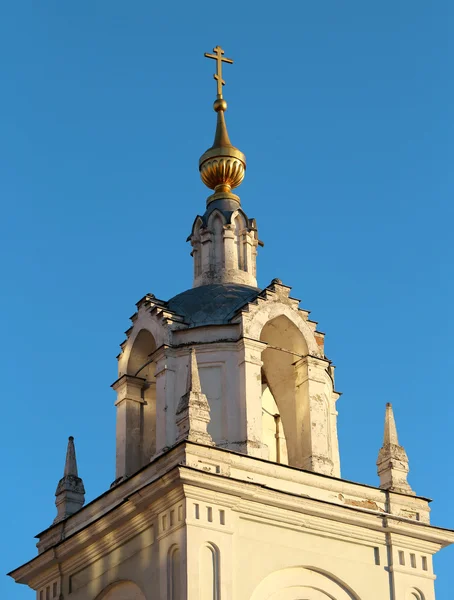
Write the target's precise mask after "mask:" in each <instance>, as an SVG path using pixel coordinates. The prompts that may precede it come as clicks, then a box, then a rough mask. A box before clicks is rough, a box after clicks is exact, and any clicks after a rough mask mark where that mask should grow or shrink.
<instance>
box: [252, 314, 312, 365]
mask: <svg viewBox="0 0 454 600" xmlns="http://www.w3.org/2000/svg"><path fill="white" fill-rule="evenodd" d="M280 316H283V317H287V319H288V320H289V321H291V322H292V323H293V325H294V326H295V327H296V328H297V329H298V330H299V331H300V332H301V334H302V336H303V338H304V341H305V344H306V348H307V353H309V354H311V355H313V356H320V349H319V347H318V344H317V342H316V340H315V337H314V334H313V332H312V330H311V328H310V327H309V325H308V324H307V322H306V321H305V320H304V319H303V318H302V317H301V315H300V314H299V313H298V311H296V310H294V309H293V308H292V307H291V306H289V305H288V304H284V303H283V302H273V303H268V302H267V303H264V304H261V305H258V306H257V307H250V309H249V313H248V315H247V321H246V322H244V323H243V330H244V334H247V335H248V337H251V338H253V339H256V340H258V339H261V333H262V330H263V328H264V327H265V325H266V324H267V323H269V322H270V321H272V320H274V319H275V318H277V317H280Z"/></svg>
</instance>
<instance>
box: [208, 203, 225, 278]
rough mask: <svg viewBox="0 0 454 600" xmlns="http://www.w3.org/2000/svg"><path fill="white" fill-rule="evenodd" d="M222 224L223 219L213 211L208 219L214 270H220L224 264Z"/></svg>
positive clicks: (223, 223) (223, 222)
mask: <svg viewBox="0 0 454 600" xmlns="http://www.w3.org/2000/svg"><path fill="white" fill-rule="evenodd" d="M224 225H225V219H223V218H222V216H221V214H220V213H218V212H216V211H215V212H213V215H212V217H211V218H210V220H209V227H210V229H211V232H212V236H213V237H212V240H213V242H212V244H211V250H212V259H211V261H210V262H211V266H212V268H213V270H214V271H215V272H220V271H221V269H223V268H224V266H225V258H224V256H225V249H224Z"/></svg>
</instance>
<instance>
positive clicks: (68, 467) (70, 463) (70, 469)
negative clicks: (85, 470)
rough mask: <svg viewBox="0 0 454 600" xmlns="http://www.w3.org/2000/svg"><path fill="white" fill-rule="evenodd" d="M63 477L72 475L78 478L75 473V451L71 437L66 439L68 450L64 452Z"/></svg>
mask: <svg viewBox="0 0 454 600" xmlns="http://www.w3.org/2000/svg"><path fill="white" fill-rule="evenodd" d="M63 475H64V476H65V477H66V475H74V476H75V477H78V475H79V474H78V473H77V462H76V449H75V447H74V438H73V436H72V435H70V436H69V438H68V448H67V450H66V462H65V472H64V473H63Z"/></svg>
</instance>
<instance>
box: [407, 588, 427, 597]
mask: <svg viewBox="0 0 454 600" xmlns="http://www.w3.org/2000/svg"><path fill="white" fill-rule="evenodd" d="M406 600H425V596H424V594H423V593H422V592H421V591H420V590H417V589H416V588H412V589H411V590H408V592H407V598H406Z"/></svg>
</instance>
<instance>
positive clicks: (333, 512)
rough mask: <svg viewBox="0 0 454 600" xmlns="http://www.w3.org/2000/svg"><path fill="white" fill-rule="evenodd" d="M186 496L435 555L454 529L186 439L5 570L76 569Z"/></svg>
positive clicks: (45, 576)
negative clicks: (32, 555)
mask: <svg viewBox="0 0 454 600" xmlns="http://www.w3.org/2000/svg"><path fill="white" fill-rule="evenodd" d="M207 461H209V462H210V465H211V466H212V467H213V468H212V469H211V470H210V471H209V472H207V470H206V464H207ZM184 497H187V498H192V499H199V500H201V501H205V502H212V503H217V504H220V505H222V506H224V507H226V508H228V509H230V510H232V511H234V512H235V513H237V515H238V516H239V517H240V518H245V519H258V520H263V521H266V522H268V523H270V524H273V523H274V524H278V525H279V526H280V527H292V528H299V529H301V528H304V529H306V530H307V531H308V533H313V534H315V535H321V536H329V537H335V538H338V539H345V538H346V537H347V538H354V539H355V540H358V541H360V540H362V541H363V542H365V543H366V544H374V543H375V544H378V543H384V537H385V534H388V535H389V536H391V540H392V543H393V544H395V545H401V546H404V547H407V548H410V549H415V550H420V551H422V552H426V553H427V554H433V553H434V552H436V551H437V550H438V549H440V548H441V547H443V546H446V545H448V544H450V543H453V542H454V532H453V531H449V530H444V529H440V528H436V527H432V526H430V525H429V524H428V523H423V522H421V521H417V520H415V519H410V518H405V517H403V516H401V515H399V514H392V515H391V514H389V513H388V512H387V511H386V510H385V507H387V506H389V505H392V506H394V508H393V510H395V511H397V513H398V511H401V512H402V510H404V511H410V512H411V511H413V512H415V511H424V510H426V511H427V501H425V500H424V499H421V498H415V497H407V496H403V495H401V494H390V493H388V492H384V491H383V490H380V489H377V488H370V487H367V486H363V485H360V484H355V483H352V482H347V481H345V480H341V479H336V478H334V477H324V476H322V475H318V474H314V473H309V472H306V471H301V470H298V469H292V468H290V467H286V466H284V465H277V464H274V463H270V462H268V461H264V460H260V459H254V458H252V457H249V456H245V455H240V454H236V453H233V452H229V451H225V450H221V449H219V448H213V447H206V446H202V445H198V444H193V443H188V442H183V443H181V444H179V445H177V446H175V447H174V448H173V449H171V450H169V451H168V452H166V453H165V454H162V455H161V456H160V457H157V458H156V459H155V460H154V461H153V462H152V463H151V464H150V465H148V466H147V467H145V468H144V469H142V470H141V471H139V472H138V473H137V474H136V475H134V476H133V477H131V478H130V479H128V480H126V481H124V482H122V483H121V484H119V485H118V486H116V487H114V488H112V489H111V490H110V491H108V492H106V493H105V494H103V495H102V496H100V497H99V498H98V499H96V500H94V501H93V502H92V503H90V504H88V505H87V506H86V507H84V508H83V509H81V510H80V511H79V512H78V513H76V514H75V515H72V516H71V517H69V518H68V519H66V520H65V521H64V522H62V523H59V524H57V525H55V526H53V527H51V528H50V529H48V530H46V531H45V532H43V533H42V534H41V535H40V538H41V539H40V543H39V546H40V547H41V550H42V553H41V554H40V555H39V556H38V557H36V558H35V559H33V560H32V561H30V562H29V563H26V564H25V565H23V566H22V567H19V568H18V569H16V570H14V571H13V572H12V573H11V574H10V575H11V576H12V577H14V579H15V580H16V581H19V582H21V583H27V584H29V585H30V586H31V587H34V588H35V589H36V588H39V587H40V586H42V585H43V582H46V581H48V580H50V578H52V577H53V576H54V575H55V573H56V570H55V569H56V568H57V566H59V568H61V569H63V570H64V571H73V572H74V571H76V570H80V569H81V568H83V567H84V566H85V565H87V564H90V563H92V562H93V561H95V560H97V559H98V558H99V557H102V556H104V555H105V554H107V553H109V552H111V551H112V550H113V549H115V548H117V547H118V546H119V545H121V544H122V543H124V542H125V541H127V540H128V539H130V538H132V537H134V536H135V535H137V534H138V533H140V532H141V531H143V530H144V529H146V528H151V527H153V526H154V522H155V520H156V518H157V516H158V514H159V513H160V512H162V511H164V510H167V509H168V508H169V506H172V505H175V503H176V502H179V501H181V500H182V499H183V498H184ZM355 498H356V499H355ZM390 498H392V503H390V501H389V499H390ZM380 505H381V506H380ZM415 514H416V512H415ZM421 514H422V513H421ZM156 535H157V534H156V532H155V533H154V537H155V538H156Z"/></svg>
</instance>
